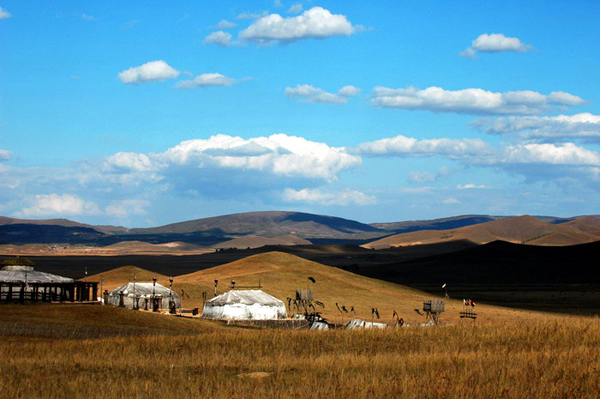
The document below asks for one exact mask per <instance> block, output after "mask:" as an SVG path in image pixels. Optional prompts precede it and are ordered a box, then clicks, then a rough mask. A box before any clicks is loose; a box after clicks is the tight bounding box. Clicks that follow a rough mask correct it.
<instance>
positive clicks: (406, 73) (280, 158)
mask: <svg viewBox="0 0 600 399" xmlns="http://www.w3.org/2000/svg"><path fill="white" fill-rule="evenodd" d="M599 17H600V3H598V2H595V1H572V2H562V1H543V2H542V1H532V2H522V1H502V2H494V1H493V2H477V1H464V2H443V1H430V2H426V1H402V2H398V1H379V2H376V3H372V2H339V1H321V2H316V1H294V2H288V1H284V0H281V1H252V2H243V3H240V2H233V1H201V2H200V1H171V2H167V1H145V2H143V3H142V2H123V1H110V0H107V1H102V2H98V1H60V2H48V1H26V2H24V1H16V0H13V1H10V0H3V1H2V2H0V57H1V58H0V187H1V188H2V189H1V190H0V214H2V215H5V216H11V217H20V218H34V219H39V218H54V217H65V218H70V219H74V220H78V221H81V222H87V223H94V224H120V225H126V226H128V227H146V226H155V225H161V224H166V223H172V222H177V221H182V220H189V219H195V218H201V217H208V216H215V215H222V214H228V213H238V212H248V211H260V210H298V211H305V212H311V213H318V214H328V215H333V216H340V217H345V218H350V219H355V220H359V221H362V222H368V223H370V222H385V221H399V220H412V219H430V218H437V217H445V216H453V215H459V214H494V215H520V214H534V215H542V214H543V215H555V216H572V215H580V214H597V213H599V212H598V204H599V203H600V195H599V194H600V193H599V190H600V184H599V183H600V147H599V145H598V144H599V143H600V110H599V108H598V101H599V96H600V94H599V93H600V90H599V89H600V87H599V86H600V85H599V83H598V54H599V52H598V50H599V49H600V48H599V44H598V42H599V40H598V39H599V38H600V24H598V22H597V21H598V18H599Z"/></svg>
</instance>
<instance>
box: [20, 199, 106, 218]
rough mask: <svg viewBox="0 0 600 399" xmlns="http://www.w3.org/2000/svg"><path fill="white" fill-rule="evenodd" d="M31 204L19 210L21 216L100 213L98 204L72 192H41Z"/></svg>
mask: <svg viewBox="0 0 600 399" xmlns="http://www.w3.org/2000/svg"><path fill="white" fill-rule="evenodd" d="M30 202H31V206H29V207H27V208H23V209H22V210H21V211H20V212H18V215H19V216H25V217H31V216H54V215H90V214H97V213H99V209H98V206H97V205H96V204H95V203H94V202H91V201H84V200H83V199H81V198H79V197H78V196H76V195H71V194H62V195H59V194H40V195H35V196H34V197H33V198H32V199H31V200H30Z"/></svg>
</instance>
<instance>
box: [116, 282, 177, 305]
mask: <svg viewBox="0 0 600 399" xmlns="http://www.w3.org/2000/svg"><path fill="white" fill-rule="evenodd" d="M153 294H154V295H155V297H158V298H160V300H159V304H160V305H159V307H160V308H163V309H168V308H170V306H169V301H170V300H171V301H174V302H175V307H176V308H181V300H180V299H179V295H177V293H176V292H175V291H171V290H169V288H167V287H164V286H162V285H160V284H156V286H153V283H128V284H125V285H123V286H121V287H119V288H116V289H114V290H112V291H110V292H109V293H108V304H109V305H114V306H124V307H126V308H130V309H133V307H134V306H133V305H134V303H135V298H136V297H137V298H139V300H138V306H139V308H140V309H147V310H149V309H152V302H151V298H152V295H153Z"/></svg>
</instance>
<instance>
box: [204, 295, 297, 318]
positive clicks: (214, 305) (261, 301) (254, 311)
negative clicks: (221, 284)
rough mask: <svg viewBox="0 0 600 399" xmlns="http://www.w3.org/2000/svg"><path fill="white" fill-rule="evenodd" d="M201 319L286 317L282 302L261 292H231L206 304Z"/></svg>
mask: <svg viewBox="0 0 600 399" xmlns="http://www.w3.org/2000/svg"><path fill="white" fill-rule="evenodd" d="M202 317H206V318H210V319H234V320H252V319H255V320H272V319H285V318H286V317H287V314H286V311H285V304H284V303H283V301H281V300H279V299H277V298H275V297H274V296H272V295H269V294H267V293H266V292H264V291H261V290H231V291H229V292H226V293H224V294H221V295H219V296H216V297H214V298H213V299H211V300H209V301H207V302H206V304H205V305H204V309H203V310H202Z"/></svg>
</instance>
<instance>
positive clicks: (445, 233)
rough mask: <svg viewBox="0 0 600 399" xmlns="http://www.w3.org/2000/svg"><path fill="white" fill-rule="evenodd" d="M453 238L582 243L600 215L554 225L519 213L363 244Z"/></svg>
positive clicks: (597, 233) (599, 230)
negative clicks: (477, 222)
mask: <svg viewBox="0 0 600 399" xmlns="http://www.w3.org/2000/svg"><path fill="white" fill-rule="evenodd" d="M454 240H469V241H473V242H474V243H476V244H487V243H489V242H492V241H497V240H500V241H507V242H512V243H517V244H530V245H549V246H563V245H577V244H584V243H590V242H594V241H598V240H600V218H598V217H595V216H585V217H580V218H575V219H572V220H569V221H567V222H563V223H560V224H554V223H548V222H544V221H542V220H540V219H538V218H535V217H533V216H518V217H513V218H503V219H498V220H493V221H490V222H485V223H480V224H473V225H470V226H465V227H460V228H455V229H447V230H420V231H415V232H411V233H402V234H396V235H392V236H389V237H385V238H382V239H379V240H376V241H373V242H370V243H368V244H365V247H367V248H372V249H381V248H389V247H402V246H410V245H423V244H435V243H439V242H444V241H454Z"/></svg>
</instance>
